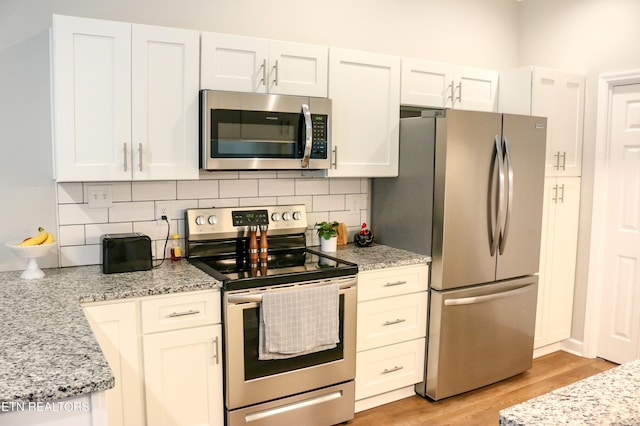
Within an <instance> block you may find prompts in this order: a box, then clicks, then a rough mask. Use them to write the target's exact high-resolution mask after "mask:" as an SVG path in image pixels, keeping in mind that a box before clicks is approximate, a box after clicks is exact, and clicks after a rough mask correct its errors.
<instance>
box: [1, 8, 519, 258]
mask: <svg viewBox="0 0 640 426" xmlns="http://www.w3.org/2000/svg"><path fill="white" fill-rule="evenodd" d="M518 6H519V4H518V3H516V2H515V1H514V0H483V1H481V2H479V1H477V0H446V1H442V0H397V1H390V0H349V1H344V0H326V1H323V2H317V3H314V4H311V3H309V2H307V3H301V2H299V1H292V0H277V1H271V2H266V1H259V0H233V1H230V0H181V1H179V2H176V1H174V0H110V1H87V0H49V1H42V0H0V64H2V66H1V67H0V94H1V95H0V146H1V147H2V149H3V151H2V155H1V156H0V223H1V224H2V226H1V227H0V270H17V269H21V268H23V267H24V263H23V261H20V260H19V259H17V258H16V257H15V256H14V255H13V254H12V253H10V252H9V251H8V249H6V248H5V247H4V244H3V243H4V242H5V241H11V240H20V239H22V238H24V237H25V236H27V235H30V234H32V233H33V232H34V231H35V229H34V228H36V227H38V226H44V227H47V228H55V225H56V221H57V217H56V214H57V212H56V210H57V209H58V208H59V205H58V204H57V202H56V196H57V194H58V193H57V191H56V185H55V183H54V182H53V181H52V180H51V176H52V169H51V167H52V166H51V163H52V160H51V130H50V125H51V123H50V109H49V108H50V96H49V68H48V63H49V56H48V35H47V30H48V28H49V26H50V25H51V15H52V14H54V13H55V14H65V15H72V16H83V17H91V18H99V19H109V20H120V21H127V22H135V23H144V24H153V25H164V26H175V27H182V28H193V29H197V30H204V31H216V32H226V33H232V34H242V35H252V36H258V37H266V38H273V39H283V40H291V41H299V42H308V43H317V44H325V45H329V46H337V47H346V48H353V49H361V50H369V51H376V52H381V53H388V54H395V55H403V56H413V57H418V58H426V59H431V60H439V61H446V62H453V63H459V64H463V65H471V66H479V67H488V68H495V69H500V68H508V67H512V66H516V65H517V52H518V50H517V23H518V19H517V13H518ZM194 143H196V141H194ZM241 179H242V178H241ZM248 179H251V178H248ZM174 185H179V183H177V182H174ZM338 186H339V185H338ZM365 186H366V185H365ZM63 192H64V191H63ZM63 195H65V196H66V195H68V194H66V193H64V194H63ZM319 195H321V196H328V197H329V198H328V199H329V200H332V199H333V200H338V201H336V203H335V205H330V206H328V207H327V206H326V203H324V202H323V203H322V204H323V207H322V209H323V210H322V211H325V212H326V211H332V212H333V214H334V215H340V213H339V212H340V211H342V210H343V209H344V207H341V206H340V201H339V200H340V199H343V198H344V197H345V196H347V195H345V194H340V195H342V197H341V196H338V197H334V198H331V197H333V196H334V195H338V194H333V193H331V191H329V192H327V193H326V194H325V193H320V194H319ZM362 195H363V196H364V197H365V199H366V195H367V194H366V190H365V193H364V194H362ZM241 198H243V197H242V195H241V196H239V197H237V199H238V201H237V202H238V203H242V202H244V201H246V199H245V200H242V199H241ZM322 200H324V199H322ZM83 201H84V199H83V197H82V196H80V199H79V200H78V199H74V200H72V202H71V204H80V205H81V204H83ZM130 201H131V202H135V201H134V200H133V199H131V200H130ZM227 201H228V200H227ZM124 202H126V201H124ZM68 203H69V201H68V200H66V199H65V200H61V201H60V205H65V204H68ZM79 208H83V207H82V206H80V207H79ZM363 208H366V206H363ZM63 209H65V210H68V207H64V208H63ZM320 214H323V213H320ZM90 222H91V221H88V222H83V223H82V224H81V225H83V227H84V230H85V231H86V229H88V228H87V226H89V227H91V226H92V225H91V223H90ZM135 222H136V221H135V220H132V221H130V223H131V226H132V227H135V226H136V225H135ZM100 223H104V221H101V222H100ZM107 223H108V222H107ZM93 228H95V227H93ZM93 228H92V229H93ZM78 229H79V228H75V230H76V231H78ZM61 230H62V229H61ZM69 230H70V229H64V230H62V231H65V232H63V235H62V236H61V237H62V239H63V243H64V242H65V240H66V241H79V240H78V233H77V232H76V234H74V237H73V238H72V239H71V240H69V239H68V238H65V235H67V236H68V235H69V234H68V233H67V232H66V231H69ZM84 242H85V243H84V244H79V245H84V246H89V245H92V243H93V242H94V238H93V236H92V235H90V234H85V235H84ZM73 245H76V244H75V243H73V244H70V245H69V247H71V246H73ZM65 250H67V249H65ZM71 250H72V249H68V251H69V252H71ZM78 250H80V249H78ZM82 250H84V252H85V253H84V254H81V255H79V256H78V257H75V259H78V261H81V260H80V259H85V260H86V259H87V257H86V253H87V251H89V252H91V253H93V254H91V255H90V256H89V259H95V247H94V248H93V249H91V248H90V247H85V248H84V249H82ZM91 250H93V251H91ZM63 254H64V253H63ZM73 259H74V257H73V256H71V255H69V256H67V255H64V256H63V259H62V260H63V264H64V265H68V264H71V263H73ZM82 261H84V260H82ZM39 264H40V266H43V267H47V266H56V265H58V259H57V256H56V255H55V254H53V255H51V256H49V257H48V258H46V259H44V260H42V261H40V262H39Z"/></svg>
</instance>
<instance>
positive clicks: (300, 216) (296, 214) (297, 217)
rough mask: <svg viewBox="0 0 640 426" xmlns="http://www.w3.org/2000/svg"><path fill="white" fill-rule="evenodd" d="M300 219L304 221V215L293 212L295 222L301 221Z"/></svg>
mask: <svg viewBox="0 0 640 426" xmlns="http://www.w3.org/2000/svg"><path fill="white" fill-rule="evenodd" d="M300 219H302V213H300V212H299V211H295V212H293V220H300Z"/></svg>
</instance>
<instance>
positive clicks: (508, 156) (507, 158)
mask: <svg viewBox="0 0 640 426" xmlns="http://www.w3.org/2000/svg"><path fill="white" fill-rule="evenodd" d="M503 144H504V161H505V169H506V173H507V182H506V183H507V205H506V212H505V217H504V225H503V227H502V232H501V235H500V254H503V253H504V248H505V246H506V245H507V237H508V235H509V224H510V220H509V219H510V218H511V211H512V210H513V162H512V161H511V153H510V152H509V140H508V139H507V138H506V137H505V138H504V141H503Z"/></svg>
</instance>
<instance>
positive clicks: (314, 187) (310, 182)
mask: <svg viewBox="0 0 640 426" xmlns="http://www.w3.org/2000/svg"><path fill="white" fill-rule="evenodd" d="M328 193H329V179H296V195H316V194H328Z"/></svg>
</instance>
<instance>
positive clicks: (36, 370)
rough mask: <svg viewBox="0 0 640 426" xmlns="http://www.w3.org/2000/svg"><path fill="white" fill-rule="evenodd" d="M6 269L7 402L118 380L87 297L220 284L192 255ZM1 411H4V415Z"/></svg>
mask: <svg viewBox="0 0 640 426" xmlns="http://www.w3.org/2000/svg"><path fill="white" fill-rule="evenodd" d="M20 273H21V272H20V271H11V272H2V273H0V299H1V300H2V308H0V324H2V327H3V333H2V337H1V338H0V404H1V405H0V406H2V407H9V408H10V407H11V403H15V402H25V401H52V400H59V399H63V398H67V397H71V396H77V395H84V394H89V393H92V392H98V391H103V390H107V389H110V388H112V387H113V385H114V378H113V374H112V372H111V369H110V368H109V365H108V364H107V361H106V359H105V357H104V355H103V353H102V351H101V349H100V346H99V345H98V342H97V341H96V339H95V337H94V335H93V332H92V330H91V327H90V326H89V322H88V321H87V319H86V317H85V316H84V313H83V311H82V306H81V303H87V302H95V301H106V300H117V299H126V298H131V297H139V296H150V295H161V294H171V293H178V292H185V291H196V290H205V289H211V288H218V287H219V284H220V283H219V282H218V281H216V280H215V279H213V278H212V277H210V276H209V275H207V274H205V273H204V272H202V271H200V270H199V269H197V268H195V267H194V266H192V265H191V264H189V263H188V262H187V261H184V260H183V261H182V262H179V263H174V262H164V264H163V265H161V266H160V267H158V268H154V269H153V270H151V271H140V272H130V273H121V274H108V275H105V274H102V272H101V267H100V266H99V265H96V266H82V267H72V268H58V269H45V273H46V275H45V277H44V278H41V279H35V280H23V279H21V278H20ZM0 415H1V414H0Z"/></svg>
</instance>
